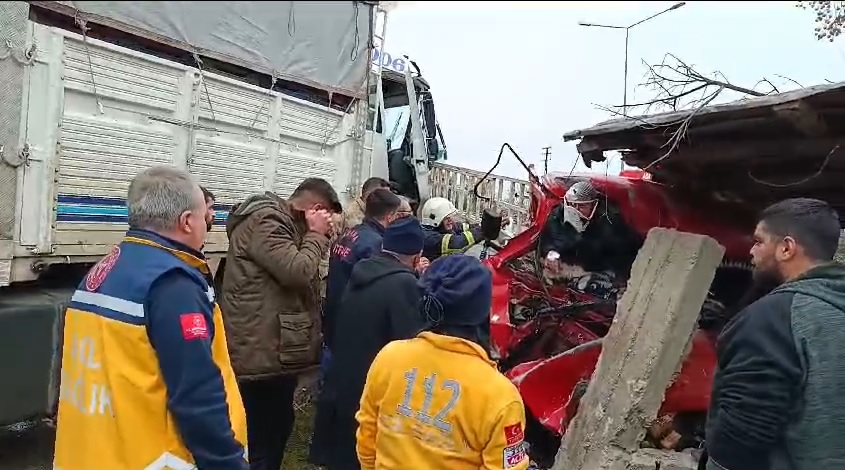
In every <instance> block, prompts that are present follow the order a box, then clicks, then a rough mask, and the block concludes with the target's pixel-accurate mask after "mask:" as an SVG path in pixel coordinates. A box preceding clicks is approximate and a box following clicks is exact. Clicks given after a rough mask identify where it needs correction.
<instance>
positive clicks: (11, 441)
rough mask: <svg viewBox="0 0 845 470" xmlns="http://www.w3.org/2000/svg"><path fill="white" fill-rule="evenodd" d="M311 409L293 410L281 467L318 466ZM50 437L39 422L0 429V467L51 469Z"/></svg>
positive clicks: (51, 433)
mask: <svg viewBox="0 0 845 470" xmlns="http://www.w3.org/2000/svg"><path fill="white" fill-rule="evenodd" d="M313 409H314V407H313V406H311V405H309V406H306V407H304V408H303V409H302V410H301V411H298V412H297V416H296V425H295V427H294V430H293V433H292V434H291V437H290V441H289V442H288V446H287V452H285V461H284V463H283V464H282V468H281V470H317V469H318V468H319V467H315V466H313V465H309V464H308V463H307V462H306V459H307V458H308V442H309V439H310V437H311V425H312V423H313V416H312V413H313ZM54 439H55V433H54V431H53V429H52V428H50V427H48V426H46V425H42V424H28V425H18V426H16V427H12V428H10V429H5V430H0V470H48V469H51V468H52V467H53V466H52V461H53V441H54Z"/></svg>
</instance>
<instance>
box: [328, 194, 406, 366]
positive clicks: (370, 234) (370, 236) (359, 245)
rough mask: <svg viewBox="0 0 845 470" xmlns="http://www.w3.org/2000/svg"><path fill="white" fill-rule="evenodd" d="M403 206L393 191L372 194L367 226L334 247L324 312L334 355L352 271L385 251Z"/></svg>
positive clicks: (363, 224) (350, 231) (349, 232)
mask: <svg viewBox="0 0 845 470" xmlns="http://www.w3.org/2000/svg"><path fill="white" fill-rule="evenodd" d="M401 202H402V201H401V199H399V196H397V195H395V194H393V193H392V192H390V190H389V189H384V188H378V189H375V190H373V191H371V192H370V193H369V195H368V196H367V200H366V202H365V204H366V205H365V208H364V220H363V222H361V224H359V225H356V226H355V227H352V228H350V229H348V230H347V231H346V232H345V233H344V234H343V235H342V236H341V237H340V238H339V239H338V240H337V243H335V245H334V246H333V247H332V253H331V257H330V258H329V276H328V278H327V279H326V304H325V306H324V308H323V342H324V343H325V345H326V347H328V348H329V350H330V351H331V348H332V339H333V338H332V337H333V335H334V318H335V316H336V313H337V309H338V307H339V306H340V301H341V297H342V296H343V292H344V290H346V283H347V282H349V276H350V275H352V268H353V267H354V266H355V264H356V263H357V262H358V261H361V260H363V259H366V258H369V257H371V256H373V255H375V254H376V253H378V252H379V251H380V250H381V240H382V237H383V236H384V229H385V227H387V226H388V225H390V223H391V222H393V220H395V219H396V217H397V210H398V209H399V206H400V204H401Z"/></svg>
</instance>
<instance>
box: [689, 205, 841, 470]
mask: <svg viewBox="0 0 845 470" xmlns="http://www.w3.org/2000/svg"><path fill="white" fill-rule="evenodd" d="M839 231H840V222H839V217H838V215H837V214H836V211H834V210H833V209H832V208H831V207H830V206H828V205H827V204H826V203H825V202H823V201H819V200H817V199H806V198H798V199H786V200H784V201H781V202H779V203H777V204H774V205H772V206H769V207H768V208H767V209H766V210H764V211H763V213H762V214H761V216H760V219H759V222H758V224H757V228H756V229H755V230H754V246H753V247H752V248H751V257H752V263H753V264H754V281H755V285H764V286H765V285H776V286H777V287H775V288H774V289H773V290H771V292H769V293H768V294H765V295H764V296H763V297H762V298H760V299H759V300H757V301H756V302H754V303H752V304H751V305H749V306H748V307H746V308H745V309H743V310H742V311H740V312H739V313H738V314H737V315H736V316H735V317H734V318H733V319H731V320H730V322H729V323H728V324H727V325H726V326H725V328H724V329H723V330H722V333H721V335H720V336H719V340H718V343H717V359H718V365H717V369H716V373H715V376H714V378H713V392H712V398H711V405H710V411H709V416H708V419H707V438H706V447H707V453H708V454H709V459H707V460H706V468H707V469H708V470H725V469H726V470H781V469H784V470H786V469H789V470H817V469H834V468H845V467H843V465H844V464H845V439H843V437H842V436H843V435H845V395H844V394H843V390H845V348H844V347H843V344H845V266H843V265H842V264H839V263H835V262H832V259H833V256H834V254H835V252H836V249H837V245H838V241H839Z"/></svg>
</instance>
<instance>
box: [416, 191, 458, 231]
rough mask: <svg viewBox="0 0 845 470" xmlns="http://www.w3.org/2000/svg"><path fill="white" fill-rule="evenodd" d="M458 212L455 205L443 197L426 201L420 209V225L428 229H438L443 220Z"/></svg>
mask: <svg viewBox="0 0 845 470" xmlns="http://www.w3.org/2000/svg"><path fill="white" fill-rule="evenodd" d="M456 212H458V209H456V208H455V205H454V204H452V203H451V202H450V201H449V200H448V199H446V198H443V197H433V198H431V199H429V200H428V201H425V204H423V206H422V209H420V224H422V225H425V226H428V227H438V226H440V224H441V223H442V222H443V219H445V218H446V217H449V216H450V215H452V214H454V213H456Z"/></svg>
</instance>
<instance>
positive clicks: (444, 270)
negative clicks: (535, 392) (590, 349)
mask: <svg viewBox="0 0 845 470" xmlns="http://www.w3.org/2000/svg"><path fill="white" fill-rule="evenodd" d="M419 287H420V289H421V294H422V297H421V300H420V304H419V305H420V314H421V315H422V318H423V319H424V320H425V321H426V322H427V326H426V327H425V329H424V331H423V332H421V333H420V334H419V335H417V336H416V337H415V338H413V339H409V340H403V341H393V342H391V343H390V344H388V345H386V346H385V347H384V348H383V349H382V350H381V351H380V352H379V353H378V355H377V356H376V358H375V360H374V361H373V363H372V366H370V369H369V372H368V373H367V380H366V385H365V386H364V392H363V396H362V397H361V404H360V410H359V411H358V413H357V414H356V419H357V421H358V423H359V428H358V431H357V453H358V459H359V461H360V463H361V468H362V469H364V470H373V469H375V468H376V462H378V468H379V469H380V470H397V469H403V470H416V469H430V468H443V469H446V468H448V469H450V470H461V469H467V470H469V469H472V470H478V469H480V468H483V469H519V470H525V469H527V468H528V464H529V460H528V456H527V449H526V445H525V443H524V442H523V439H524V430H525V408H524V406H523V403H522V398H521V397H520V395H519V392H517V390H516V387H515V386H514V385H513V384H512V383H511V382H510V380H508V379H507V378H505V377H504V376H503V375H502V374H500V373H499V371H498V370H497V368H496V363H495V362H493V361H492V360H490V357H489V355H488V353H487V351H488V347H489V337H490V317H489V316H490V306H491V303H492V275H491V273H490V271H489V270H488V269H487V268H486V267H484V266H483V265H482V264H481V262H480V261H478V260H477V259H475V258H472V257H470V256H465V255H453V256H446V257H443V258H442V259H439V260H437V261H435V262H433V263H432V264H431V266H430V267H429V268H428V270H427V271H426V272H425V274H423V275H422V277H421V278H420V281H419Z"/></svg>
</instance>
